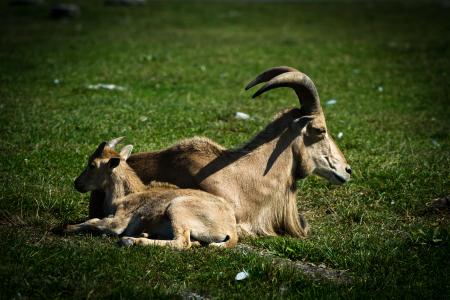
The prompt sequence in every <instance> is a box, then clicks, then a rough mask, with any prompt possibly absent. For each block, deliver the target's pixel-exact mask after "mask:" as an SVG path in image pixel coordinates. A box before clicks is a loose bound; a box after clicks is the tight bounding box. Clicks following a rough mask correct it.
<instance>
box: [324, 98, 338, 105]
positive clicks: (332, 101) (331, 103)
mask: <svg viewBox="0 0 450 300" xmlns="http://www.w3.org/2000/svg"><path fill="white" fill-rule="evenodd" d="M336 103H337V100H336V99H330V100H328V101H327V102H325V105H327V106H330V105H335V104H336Z"/></svg>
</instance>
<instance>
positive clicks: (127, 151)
mask: <svg viewBox="0 0 450 300" xmlns="http://www.w3.org/2000/svg"><path fill="white" fill-rule="evenodd" d="M131 151H133V145H126V146H124V147H123V148H122V150H120V157H122V159H123V160H125V161H126V160H127V159H128V157H130V155H131Z"/></svg>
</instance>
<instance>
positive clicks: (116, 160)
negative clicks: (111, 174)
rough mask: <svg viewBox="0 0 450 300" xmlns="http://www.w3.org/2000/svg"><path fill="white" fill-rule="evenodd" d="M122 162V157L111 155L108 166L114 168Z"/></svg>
mask: <svg viewBox="0 0 450 300" xmlns="http://www.w3.org/2000/svg"><path fill="white" fill-rule="evenodd" d="M119 164H120V157H111V158H110V159H109V161H108V167H109V168H110V169H114V168H115V167H117V166H118V165H119Z"/></svg>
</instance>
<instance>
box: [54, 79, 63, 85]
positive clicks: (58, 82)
mask: <svg viewBox="0 0 450 300" xmlns="http://www.w3.org/2000/svg"><path fill="white" fill-rule="evenodd" d="M53 83H54V84H60V83H61V81H60V80H59V79H58V78H55V79H53Z"/></svg>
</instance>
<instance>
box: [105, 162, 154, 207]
mask: <svg viewBox="0 0 450 300" xmlns="http://www.w3.org/2000/svg"><path fill="white" fill-rule="evenodd" d="M145 189H146V187H145V185H144V184H143V183H142V181H141V180H140V179H139V177H138V176H137V175H136V173H135V172H134V171H133V170H132V169H131V168H130V167H128V166H122V164H120V165H119V166H117V167H116V168H115V169H114V172H113V173H112V174H111V178H110V181H109V183H108V186H107V188H106V190H105V194H106V197H105V211H106V212H107V214H114V213H115V210H116V207H117V205H118V203H119V202H120V200H121V199H122V198H123V197H125V196H127V195H129V194H132V193H138V192H142V191H144V190H145Z"/></svg>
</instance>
